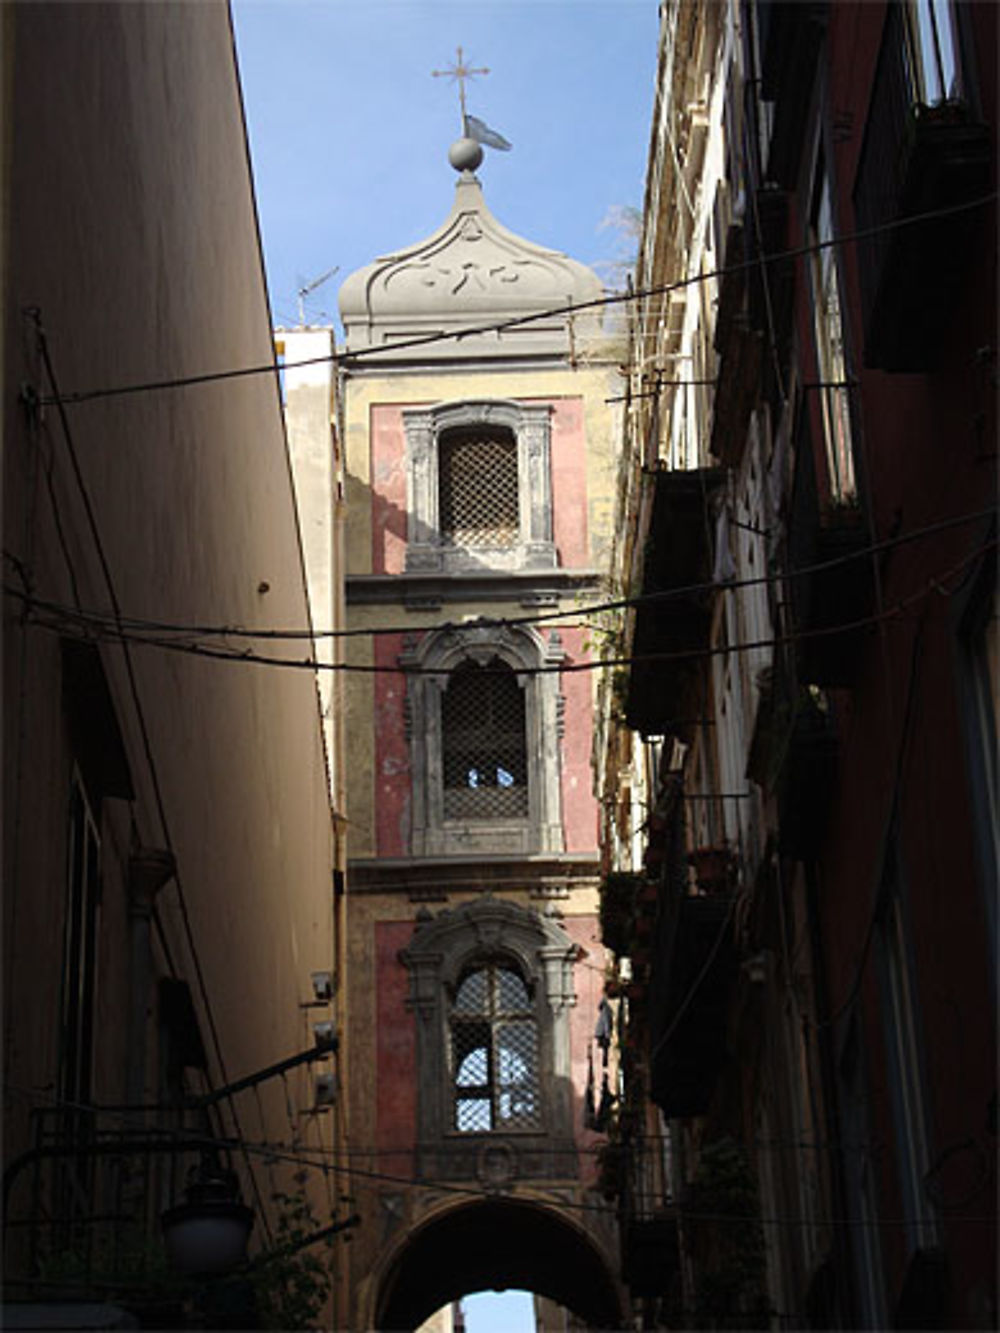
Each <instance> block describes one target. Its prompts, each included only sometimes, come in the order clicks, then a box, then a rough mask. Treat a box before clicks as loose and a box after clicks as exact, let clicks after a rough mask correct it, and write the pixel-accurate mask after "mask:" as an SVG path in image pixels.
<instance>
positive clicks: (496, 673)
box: [441, 659, 528, 819]
mask: <svg viewBox="0 0 1000 1333" xmlns="http://www.w3.org/2000/svg"><path fill="white" fill-rule="evenodd" d="M441 726H442V733H443V742H442V750H443V755H442V758H443V766H444V814H445V818H446V819H510V818H517V819H523V818H524V817H525V816H526V815H527V813H528V776H527V773H528V766H527V752H526V751H527V746H526V740H525V708H524V693H523V691H522V690H521V687H520V685H519V684H518V683H517V677H516V676H515V674H514V672H513V671H512V670H511V669H510V668H509V667H507V666H505V665H504V664H503V663H502V662H500V661H498V660H497V659H494V661H493V662H492V663H491V664H490V665H489V666H488V667H479V666H476V665H474V664H472V663H468V664H466V665H464V666H461V667H459V668H458V669H457V670H456V671H454V672H453V673H452V675H451V678H450V680H449V682H448V688H447V689H446V690H445V692H444V695H443V697H442V700H441Z"/></svg>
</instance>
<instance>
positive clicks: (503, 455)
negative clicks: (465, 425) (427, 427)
mask: <svg viewBox="0 0 1000 1333" xmlns="http://www.w3.org/2000/svg"><path fill="white" fill-rule="evenodd" d="M438 475H439V485H440V514H441V537H442V539H443V540H444V541H445V542H446V543H448V544H449V545H451V546H465V547H494V548H495V547H503V548H505V549H506V548H510V547H513V546H516V545H517V541H518V537H519V535H520V523H519V518H518V498H517V442H516V441H515V439H514V438H513V436H512V435H509V434H486V433H485V432H482V431H475V432H467V431H463V432H462V433H455V434H449V435H445V436H443V437H442V440H441V446H440V455H439V462H438Z"/></svg>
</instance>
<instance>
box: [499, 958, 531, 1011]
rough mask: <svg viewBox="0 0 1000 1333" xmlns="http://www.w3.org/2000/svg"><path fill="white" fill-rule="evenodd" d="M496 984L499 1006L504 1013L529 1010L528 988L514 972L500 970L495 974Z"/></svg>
mask: <svg viewBox="0 0 1000 1333" xmlns="http://www.w3.org/2000/svg"><path fill="white" fill-rule="evenodd" d="M497 982H498V987H499V992H500V993H499V1006H500V1008H501V1009H502V1010H503V1011H504V1012H506V1013H509V1012H510V1011H511V1010H515V1009H530V1008H531V1000H530V997H529V996H528V988H527V986H526V985H525V984H524V982H523V981H522V980H521V978H520V977H519V976H518V974H517V973H516V972H511V971H510V970H509V969H508V968H501V969H500V970H499V972H498V973H497Z"/></svg>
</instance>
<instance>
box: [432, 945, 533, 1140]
mask: <svg viewBox="0 0 1000 1333" xmlns="http://www.w3.org/2000/svg"><path fill="white" fill-rule="evenodd" d="M451 1034H452V1064H453V1072H454V1085H455V1128H456V1129H457V1130H459V1132H460V1133H465V1134H475V1133H488V1132H489V1131H491V1130H495V1129H533V1128H535V1127H537V1125H538V1123H539V1105H538V1032H537V1027H536V1024H535V1014H534V1007H533V1005H532V1000H531V995H530V993H529V991H528V987H527V986H526V985H525V983H524V980H523V978H522V977H521V976H520V974H519V973H518V972H516V971H514V970H513V969H511V968H510V967H505V966H503V965H501V964H498V963H488V964H486V965H485V966H483V967H477V968H475V969H474V970H473V971H471V972H468V973H466V975H465V976H464V977H463V978H462V980H461V982H460V984H459V986H458V989H457V991H456V993H455V1000H454V1004H453V1006H452V1017H451Z"/></svg>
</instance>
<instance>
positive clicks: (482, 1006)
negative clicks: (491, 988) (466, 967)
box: [455, 971, 486, 1014]
mask: <svg viewBox="0 0 1000 1333" xmlns="http://www.w3.org/2000/svg"><path fill="white" fill-rule="evenodd" d="M455 1008H456V1009H458V1010H460V1011H461V1012H462V1013H465V1014H483V1013H485V1012H486V973H485V972H482V971H480V972H470V973H469V975H468V976H467V977H466V978H465V980H464V981H463V982H462V984H461V985H460V986H459V988H458V994H457V995H456V996H455Z"/></svg>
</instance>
